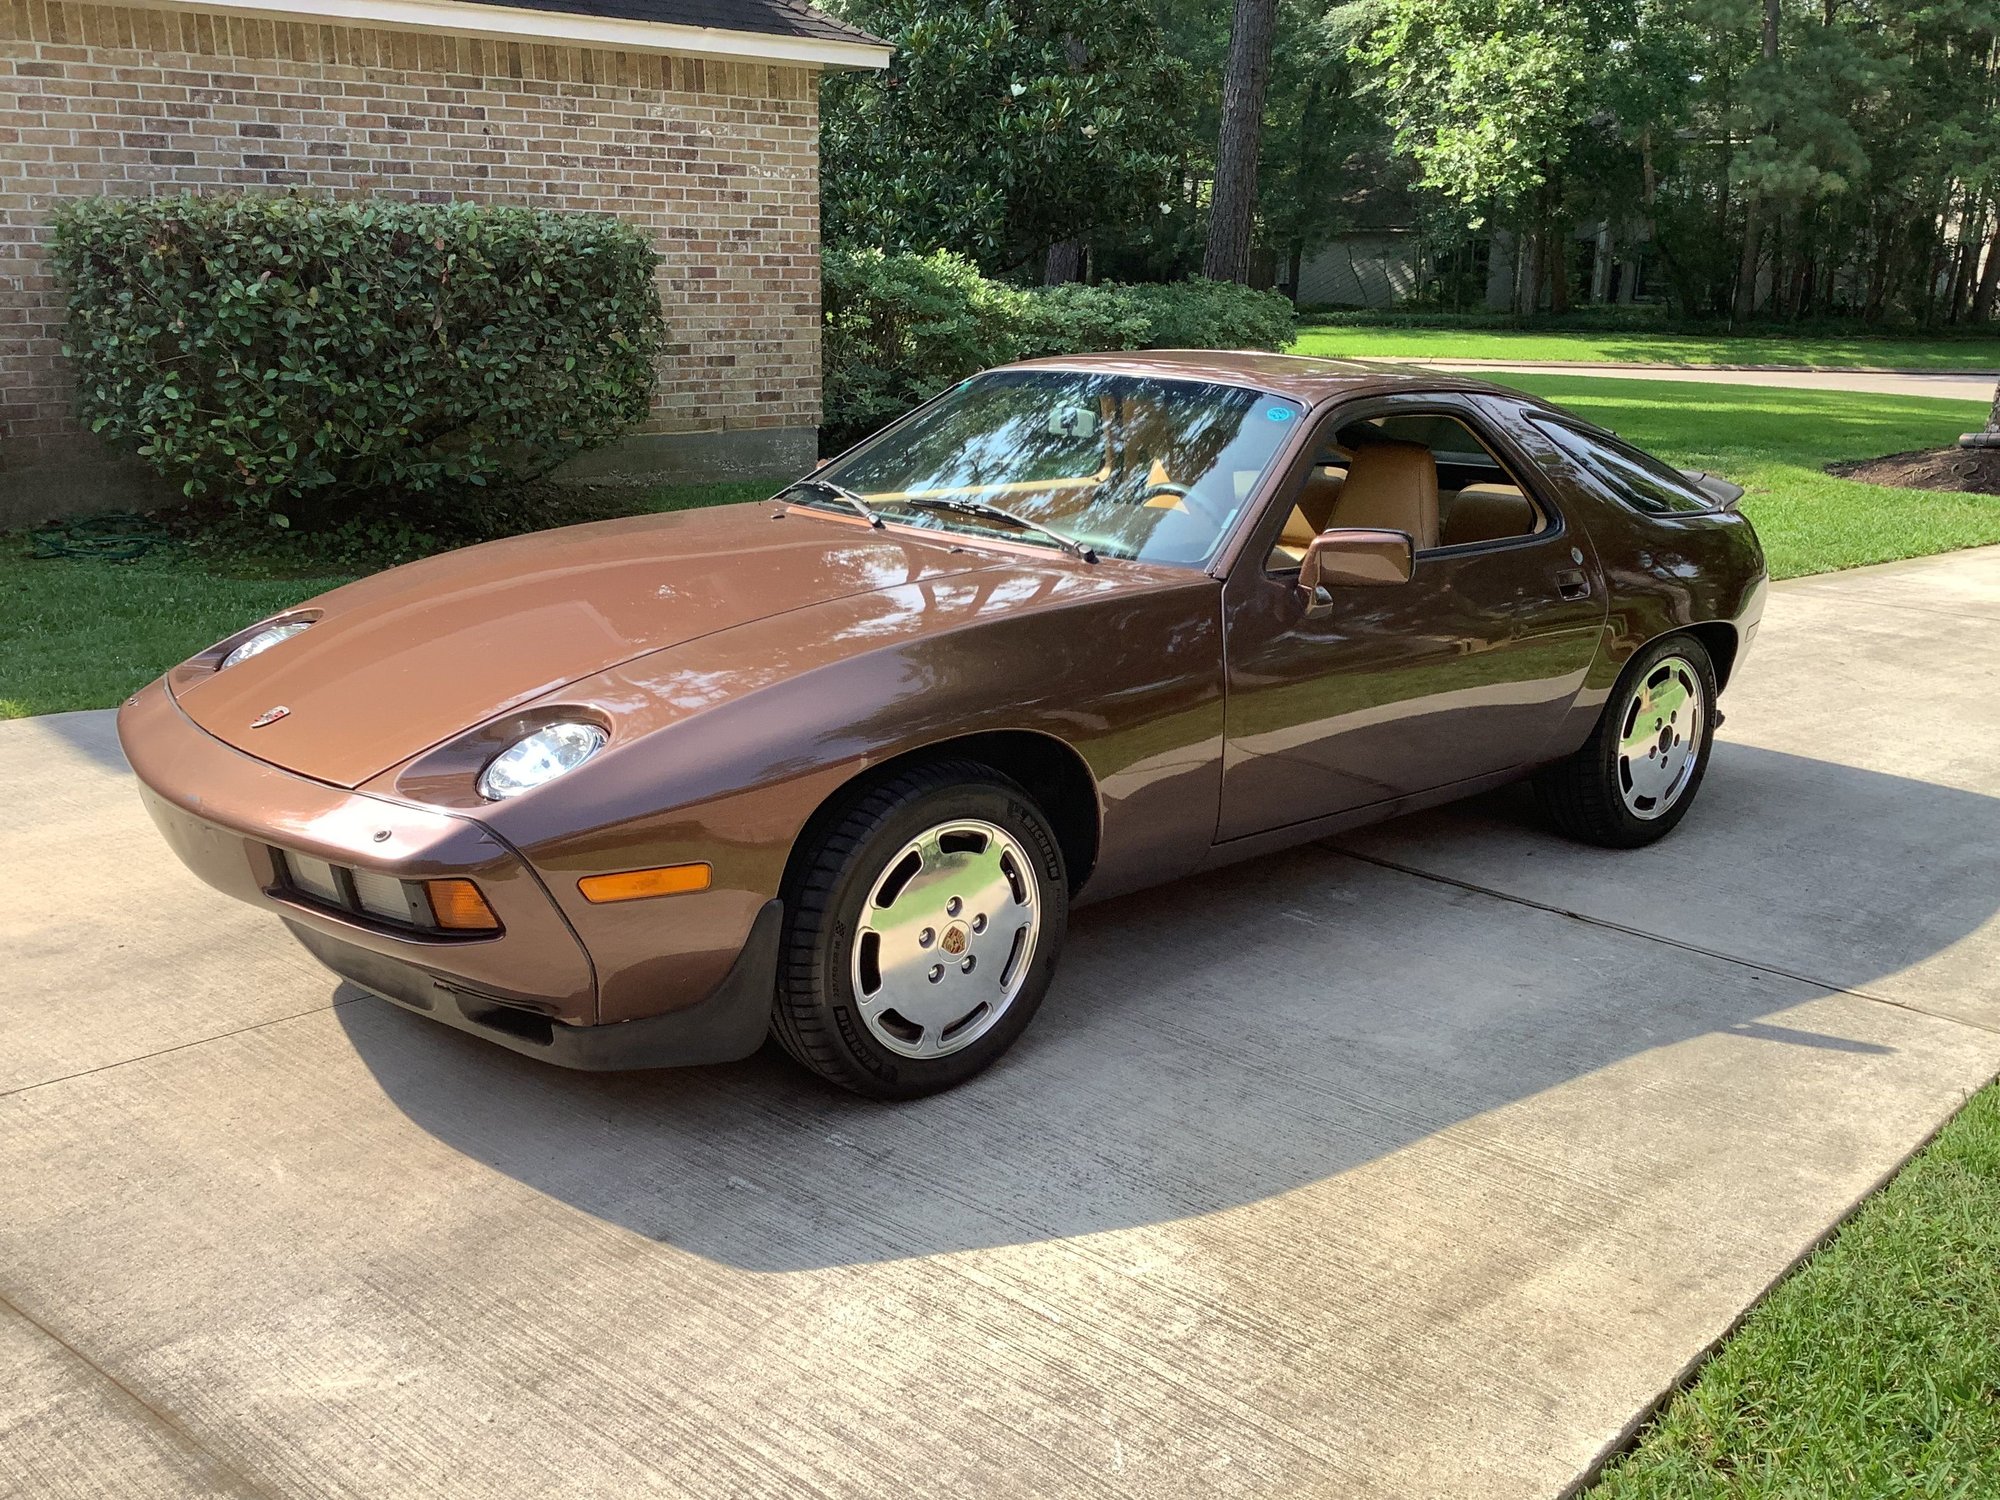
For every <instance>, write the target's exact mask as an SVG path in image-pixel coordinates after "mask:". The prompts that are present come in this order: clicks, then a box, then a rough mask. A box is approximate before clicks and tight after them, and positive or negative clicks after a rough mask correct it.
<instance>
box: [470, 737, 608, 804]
mask: <svg viewBox="0 0 2000 1500" xmlns="http://www.w3.org/2000/svg"><path fill="white" fill-rule="evenodd" d="M609 738H610V736H609V735H607V734H606V733H605V732H604V731H603V730H602V729H599V728H598V727H597V726H596V725H595V724H579V723H575V722H573V721H572V722H565V723H561V724H551V725H549V726H548V727H547V728H545V729H537V730H536V731H535V732H534V733H533V734H531V735H529V736H528V737H527V738H525V739H519V740H516V741H515V742H514V743H513V744H511V745H509V746H508V747H507V748H506V749H505V750H502V751H501V752H500V753H499V754H498V755H496V756H494V757H493V759H492V760H491V761H490V762H488V764H487V767H486V769H485V770H483V771H481V772H480V773H479V795H480V796H482V797H484V798H486V800H487V801H489V802H503V801H505V800H506V799H507V798H509V797H518V796H520V795H521V793H523V792H532V791H533V790H534V789H535V788H536V787H538V786H541V785H543V784H544V783H546V782H550V781H554V780H555V779H556V778H557V777H558V776H561V775H563V774H565V773H566V772H569V771H574V770H575V769H576V768H577V767H578V766H580V765H582V764H583V763H584V762H585V761H587V760H589V759H590V757H591V756H593V755H595V754H597V752H598V751H600V750H602V749H603V748H604V742H605V741H606V740H607V739H609Z"/></svg>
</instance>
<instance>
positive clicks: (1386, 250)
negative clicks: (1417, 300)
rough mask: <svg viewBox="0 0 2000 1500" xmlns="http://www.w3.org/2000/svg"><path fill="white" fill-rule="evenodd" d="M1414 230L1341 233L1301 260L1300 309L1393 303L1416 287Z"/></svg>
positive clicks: (1297, 294)
mask: <svg viewBox="0 0 2000 1500" xmlns="http://www.w3.org/2000/svg"><path fill="white" fill-rule="evenodd" d="M1418 255H1419V246H1418V243H1417V233H1416V231H1415V230H1413V229H1356V230H1351V231H1349V232H1347V233H1345V234H1337V235H1335V236H1334V237H1333V239H1332V240H1330V241H1329V242H1328V243H1326V244H1324V245H1322V246H1320V248H1319V249H1317V250H1315V251H1313V252H1312V253H1311V254H1310V255H1308V256H1306V257H1305V258H1304V259H1303V260H1302V261H1301V262H1300V264H1299V284H1298V288H1297V290H1296V291H1295V292H1294V293H1293V296H1292V300H1293V301H1295V302H1297V303H1298V304H1299V306H1301V307H1394V306H1396V304H1397V303H1399V302H1401V301H1402V300H1403V299H1404V298H1405V297H1407V296H1409V295H1410V294H1411V293H1412V292H1414V291H1415V290H1416V289H1417V260H1418Z"/></svg>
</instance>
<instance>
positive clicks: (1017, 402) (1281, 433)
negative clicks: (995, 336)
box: [788, 370, 1302, 566]
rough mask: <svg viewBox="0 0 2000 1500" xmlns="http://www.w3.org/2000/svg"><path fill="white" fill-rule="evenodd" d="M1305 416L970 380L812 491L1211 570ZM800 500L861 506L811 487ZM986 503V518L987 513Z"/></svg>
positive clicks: (1180, 395) (1191, 395) (1069, 381)
mask: <svg viewBox="0 0 2000 1500" xmlns="http://www.w3.org/2000/svg"><path fill="white" fill-rule="evenodd" d="M1301 410H1302V408H1301V407H1300V406H1299V404H1298V403H1297V402H1294V401H1288V400H1286V399H1284V398H1283V397H1280V396H1272V395H1268V394H1266V393H1264V392H1261V391H1251V390H1244V389H1242V388H1241V387H1239V386H1227V385H1210V384H1208V383H1206V382H1203V381H1193V380H1151V379H1142V378H1139V377H1136V376H1130V375H1102V374H1095V373H1090V372H1082V371H1065V370H1003V371H999V372H997V373H994V374H991V375H979V376H975V377H973V378H972V379H971V380H968V381H966V382H965V383H964V384H962V385H960V386H959V387H958V388H957V389H956V390H954V391H952V392H951V393H950V394H949V395H947V396H945V397H944V398H943V399H941V400H939V401H938V402H936V403H935V404H934V405H932V406H931V407H929V408H928V409H926V410H925V411H923V412H920V413H919V414H918V415H916V416H915V417H913V418H911V419H910V420H909V421H908V422H906V423H904V424H903V425H902V426H901V427H899V428H897V429H896V430H895V431H894V432H891V433H889V434H888V435H886V436H885V437H883V438H882V439H881V440H880V441H878V442H876V443H874V444H872V445H871V446H869V447H868V448H866V449H864V450H863V451H861V452H860V453H857V454H855V455H854V456H853V457H852V458H849V459H845V460H841V461H839V462H836V463H832V464H828V465H827V466H826V467H825V468H823V469H821V470H819V471H818V472H817V473H815V474H814V475H813V479H814V480H817V481H821V482H823V483H826V484H830V485H838V486H840V487H841V488H842V489H845V490H847V491H849V492H850V493H851V494H852V495H854V496H857V497H859V498H860V499H861V500H863V501H865V502H866V503H867V504H868V506H869V507H870V508H872V509H873V510H875V511H876V512H877V513H878V514H880V515H881V516H882V517H883V518H884V519H885V520H890V521H894V522H896V523H897V524H898V525H910V526H922V527H927V528H930V529H933V530H939V531H953V532H960V533H977V534H980V535H985V536H1006V537H1008V538H1009V539H1010V540H1018V541H1022V542H1027V543H1030V544H1033V545H1037V546H1047V547H1056V546H1059V545H1061V544H1062V541H1063V539H1068V538H1074V540H1075V541H1076V542H1077V543H1080V544H1082V545H1083V546H1085V547H1089V548H1091V549H1094V550H1095V551H1097V552H1100V553H1103V554H1105V555H1106V556H1110V557H1126V558H1136V559H1139V560H1141V561H1145V562H1163V563H1181V564H1186V565H1190V566H1199V565H1201V564H1202V563H1205V562H1207V561H1208V559H1209V558H1210V557H1212V556H1214V554H1215V551H1216V548H1217V547H1219V546H1220V545H1221V544H1222V539H1223V537H1224V536H1225V535H1226V534H1227V533H1228V531H1229V528H1230V526H1231V524H1232V523H1233V522H1234V521H1235V520H1236V517H1237V515H1238V513H1239V512H1241V510H1242V509H1243V507H1244V505H1246V504H1247V503H1248V502H1249V499H1250V496H1251V494H1252V493H1253V492H1254V491H1255V490H1256V488H1257V483H1258V481H1259V480H1260V479H1262V478H1263V476H1264V472H1265V470H1266V469H1268V468H1269V467H1270V464H1271V460H1272V458H1273V457H1274V456H1275V455H1276V453H1277V451H1278V448H1279V446H1280V445H1281V444H1282V443H1283V442H1284V439H1285V438H1286V437H1287V436H1288V435H1289V434H1290V432H1291V430H1292V423H1293V422H1295V421H1296V420H1297V418H1298V417H1299V415H1300V412H1301ZM788 498H789V499H792V500H794V501H796V502H798V503H800V504H805V505H813V506H819V507H824V508H830V509H836V510H843V509H851V508H852V507H851V504H850V503H849V502H847V501H844V500H843V499H842V498H841V497H840V496H839V495H838V494H831V493H826V492H822V491H816V490H814V489H810V488H806V487H797V488H794V489H793V490H791V491H790V492H789V494H788ZM951 506H956V507H963V508H958V509H953V508H947V507H951ZM973 507H988V508H989V509H988V510H987V511H986V512H985V513H984V514H978V515H974V514H971V513H970V511H971V509H972V508H973ZM996 508H997V510H1005V511H1010V512H1012V513H1013V515H1014V517H1016V518H1018V519H1017V520H1009V519H1007V518H1005V517H1002V516H1000V515H998V514H996V513H995V509H996ZM1021 521H1026V522H1032V523H1034V524H1035V525H1038V526H1048V527H1050V528H1052V529H1053V531H1054V532H1055V535H1050V534H1048V533H1044V532H1041V531H1036V530H1031V529H1029V528H1028V527H1027V526H1024V525H1021V524H1019V523H1020V522H1021Z"/></svg>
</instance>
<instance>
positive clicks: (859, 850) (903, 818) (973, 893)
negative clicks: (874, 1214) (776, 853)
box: [773, 762, 1068, 1099]
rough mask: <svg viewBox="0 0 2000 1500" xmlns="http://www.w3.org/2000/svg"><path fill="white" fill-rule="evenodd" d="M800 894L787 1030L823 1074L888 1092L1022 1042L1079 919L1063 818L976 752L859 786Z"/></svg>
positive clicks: (782, 971)
mask: <svg viewBox="0 0 2000 1500" xmlns="http://www.w3.org/2000/svg"><path fill="white" fill-rule="evenodd" d="M786 895H787V899H786V903H785V921H786V930H785V941H784V945H783V948H782V951H781V959H780V967H779V975H778V998H777V1005H776V1010H775V1014H774V1023H773V1030H774V1031H775V1032H776V1034H777V1037H778V1040H779V1041H780V1042H781V1043H783V1045H784V1047H785V1050H786V1051H788V1052H790V1053H791V1054H792V1056H793V1057H795V1058H797V1059H798V1060H799V1061H800V1062H802V1063H804V1064H805V1065H806V1066H807V1067H809V1068H811V1069H812V1070H813V1071H814V1072H815V1073H818V1074H819V1075H820V1076H821V1077H823V1078H826V1079H828V1080H829V1081H831V1082H833V1083H837V1084H839V1085H840V1086H841V1087H843V1088H848V1089H852V1090H854V1091H855V1092H856V1093H860V1094H869V1095H872V1096H874V1097H877V1098H884V1099H909V1098H915V1097H917V1096H919V1095H922V1094H928V1093H934V1092H936V1091H937V1090H939V1089H945V1088H950V1087H952V1086H953V1085H954V1084H958V1083H962V1082H964V1081H965V1080H966V1079H968V1078H970V1077H972V1075H973V1074H975V1073H978V1072H979V1071H981V1070H982V1069H984V1068H986V1067H987V1066H989V1065H990V1064H991V1063H992V1062H993V1061H994V1060H995V1059H996V1058H998V1057H999V1056H1000V1054H1001V1053H1003V1052H1005V1051H1006V1050H1007V1048H1008V1047H1010V1046H1012V1045H1013V1043H1014V1040H1015V1038H1016V1037H1018V1036H1019V1035H1020V1034H1021V1032H1022V1031H1023V1030H1024V1029H1026V1027H1027V1025H1028V1022H1029V1021H1030V1020H1032V1019H1033V1018H1034V1013H1035V1010H1036V1009H1037V1008H1038V1007H1039V1006H1040V1004H1041V1002H1042V996H1043V994H1044V993H1046V992H1047V990H1048V986H1049V980H1050V978H1051V977H1052V975H1053V973H1054V970H1055V963H1056V957H1057V954H1058V953H1059V952H1060V950H1061V947H1062V940H1063V934H1064V930H1065V927H1066V925H1067V919H1068V886H1067V883H1066V880H1065V876H1064V871H1063V863H1062V855H1061V852H1060V850H1059V847H1058V845H1057V843H1056V838H1055V832H1054V830H1053V829H1052V828H1050V826H1049V822H1048V819H1047V818H1046V817H1045V816H1044V815H1043V813H1042V811H1041V809H1040V808H1038V807H1037V806H1035V804H1034V802H1033V800H1032V799H1030V798H1029V796H1028V794H1027V793H1026V792H1025V791H1023V790H1022V789H1021V788H1020V787H1019V786H1017V785H1015V784H1014V783H1013V782H1011V781H1008V780H1006V779H1005V778H1003V777H1000V776H997V775H996V774H994V773H993V772H991V771H989V770H987V769H986V768H985V767H983V766H979V765H976V764H973V763H970V762H953V763H948V764H940V765H936V766H924V767H918V768H915V769H913V770H909V771H905V772H903V773H901V774H900V775H898V776H896V777H894V778H892V779H890V780H888V781H885V782H883V783H882V784H880V785H878V786H875V787H873V788H870V789H869V790H867V791H866V792H864V793H863V794H862V795H861V796H859V797H858V798H856V799H854V800H853V802H852V803H851V805H850V806H848V807H847V808H846V810H845V811H844V812H843V813H842V814H841V816H840V817H838V818H837V819H836V820H835V821H834V822H833V824H832V825H831V826H830V827H829V828H828V829H827V830H825V832H824V833H822V834H821V835H820V836H819V838H818V839H817V841H816V843H815V844H814V845H813V847H812V848H811V849H810V850H808V851H807V853H806V858H805V859H804V861H803V862H802V865H801V868H800V869H799V871H798V872H797V874H796V875H795V877H794V879H793V880H792V882H791V883H790V887H789V889H788V891H787V893H786Z"/></svg>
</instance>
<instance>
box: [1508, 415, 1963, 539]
mask: <svg viewBox="0 0 2000 1500" xmlns="http://www.w3.org/2000/svg"><path fill="white" fill-rule="evenodd" d="M1500 378H1501V379H1502V380H1504V383H1505V384H1508V385H1511V386H1516V387H1518V388H1520V389H1521V390H1525V391H1530V392H1532V393H1534V394H1535V395H1537V396H1541V397H1544V398H1546V399H1547V400H1550V401H1554V402H1556V403H1558V404H1559V405H1562V406H1566V407H1568V408H1570V409H1571V410H1572V411H1574V412H1576V413H1578V414H1579V415H1580V416H1584V417H1588V418H1589V419H1590V420H1591V421H1593V422H1600V423H1602V424H1603V425H1604V426H1606V427H1610V428H1612V429H1613V430H1615V431H1617V432H1619V433H1621V434H1623V435H1624V436H1625V437H1628V438H1630V439H1631V440H1632V441H1633V442H1635V443H1637V444H1638V445H1639V446H1640V447H1642V448H1645V449H1648V450H1649V451H1652V452H1655V453H1658V454H1659V455H1660V457H1662V458H1665V459H1669V460H1671V461H1672V462H1674V463H1676V464H1680V465H1682V466H1683V467H1686V468H1691V469H1713V470H1714V471H1715V472H1717V473H1719V474H1725V475H1727V476H1728V477H1729V478H1731V479H1733V480H1735V481H1736V482H1737V483H1738V484H1741V485H1743V486H1745V487H1746V488H1747V489H1748V490H1749V492H1750V493H1749V494H1748V495H1747V496H1746V497H1745V498H1744V501H1743V509H1744V512H1745V514H1747V515H1748V516H1749V517H1750V518H1751V520H1753V521H1754V522H1756V524H1757V534H1758V535H1759V536H1760V537H1762V538H1763V540H1764V551H1765V554H1766V556H1767V557H1768V558H1769V559H1770V564H1771V573H1772V576H1773V577H1776V578H1795V577H1797V576H1798V575H1800V574H1802V573H1824V572H1827V571H1829V570H1831V569H1834V568H1852V567H1857V566H1859V565H1860V564H1863V563H1875V562H1889V561H1892V560H1894V559H1896V558H1901V557H1922V556H1925V555H1926V554H1928V553H1932V552H1949V551H1951V550H1953V549H1954V548H1958V547H1973V546H1978V545H1981V544H1983V543H1987V542H2000V499H1996V498H1995V497H1993V496H1990V495H1958V494H1941V493H1937V492H1934V491H1926V490H1898V489H1889V488H1887V487H1884V486H1881V485H1868V484H1856V483H1855V482H1853V481H1852V480H1847V479H1835V478H1833V477H1832V476H1831V475H1829V474H1826V473H1823V472H1822V470H1823V468H1824V467H1825V465H1827V464H1829V463H1833V462H1835V461H1837V460H1840V459H1848V458H1874V457H1876V456H1878V455H1880V454H1884V453H1902V452H1907V451H1909V450H1911V449H1914V448H1937V447H1942V446H1944V445H1945V444H1947V443H1950V442H1952V441H1954V440H1955V439H1956V438H1957V437H1958V435H1959V433H1961V432H1964V431H1965V430H1966V429H1968V428H1972V427H1979V426H1981V425H1983V424H1984V422H1985V420H1986V412H1985V408H1983V407H1982V406H1980V405H1979V404H1978V403H1977V402H1973V401H1940V400H1936V399H1934V398H1931V397H1926V396H1873V395H1865V394H1861V395H1856V394H1850V393H1848V392H1846V391H1794V390H1780V389H1771V388H1768V387H1758V386H1747V385H1744V386H1737V385H1690V384H1688V383H1686V382H1684V381H1667V380H1626V379H1605V378H1601V377H1600V378H1598V379H1594V380H1593V379H1589V378H1586V377H1584V376H1572V375H1508V376H1504V377H1500Z"/></svg>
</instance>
